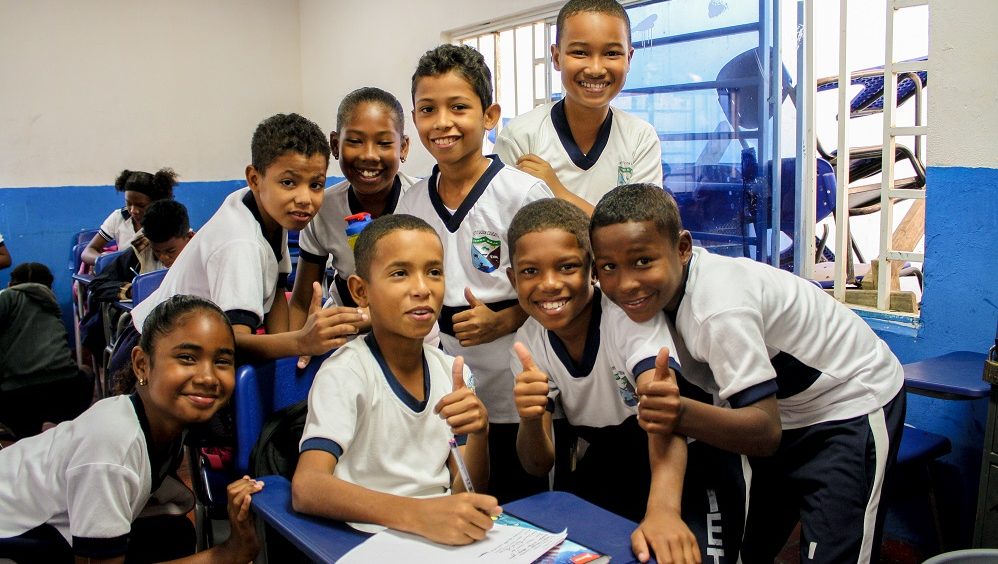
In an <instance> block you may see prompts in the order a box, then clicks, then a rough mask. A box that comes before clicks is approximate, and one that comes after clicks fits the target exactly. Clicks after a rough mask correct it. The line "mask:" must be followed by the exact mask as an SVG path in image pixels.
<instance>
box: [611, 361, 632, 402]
mask: <svg viewBox="0 0 998 564" xmlns="http://www.w3.org/2000/svg"><path fill="white" fill-rule="evenodd" d="M610 370H612V371H613V379H614V380H616V381H617V391H618V392H619V393H620V399H622V400H624V405H627V406H629V407H634V406H636V405H638V394H637V392H635V391H634V386H632V385H631V381H630V380H628V379H627V375H626V374H624V372H623V371H621V370H617V369H616V368H615V367H612V366H611V367H610Z"/></svg>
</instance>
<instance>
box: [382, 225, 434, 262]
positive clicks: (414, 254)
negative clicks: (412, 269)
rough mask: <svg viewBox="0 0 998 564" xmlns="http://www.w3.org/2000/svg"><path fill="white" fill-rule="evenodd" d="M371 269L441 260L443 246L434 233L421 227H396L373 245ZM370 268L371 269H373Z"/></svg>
mask: <svg viewBox="0 0 998 564" xmlns="http://www.w3.org/2000/svg"><path fill="white" fill-rule="evenodd" d="M373 254H374V259H373V260H372V261H371V265H372V266H373V267H374V268H373V269H377V268H378V267H379V266H385V265H389V264H394V263H402V262H404V263H412V264H424V263H430V262H443V260H444V248H443V245H441V244H440V238H439V237H437V234H436V233H432V232H430V231H424V230H422V229H396V230H395V231H392V232H391V233H388V234H387V235H384V236H383V237H381V238H380V239H378V242H377V243H375V245H374V253H373ZM373 269H372V270H373Z"/></svg>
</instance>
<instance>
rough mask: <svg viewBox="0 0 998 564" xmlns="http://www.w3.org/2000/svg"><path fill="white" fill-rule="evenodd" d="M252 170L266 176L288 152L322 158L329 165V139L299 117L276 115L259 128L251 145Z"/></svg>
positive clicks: (316, 127) (306, 120)
mask: <svg viewBox="0 0 998 564" xmlns="http://www.w3.org/2000/svg"><path fill="white" fill-rule="evenodd" d="M250 147H251V152H252V159H253V168H255V169H256V170H257V172H259V173H260V174H264V173H265V171H266V170H267V167H268V166H270V165H271V164H273V162H274V161H276V160H277V159H278V158H279V157H280V156H281V155H283V154H285V153H287V152H294V153H299V154H301V155H305V156H307V157H311V156H312V155H322V156H323V157H325V159H326V163H327V164H328V163H329V140H328V139H326V134H325V133H323V132H322V128H320V127H319V126H318V125H316V124H315V123H313V122H312V121H309V120H308V119H306V118H304V117H302V116H300V115H298V114H277V115H275V116H271V117H269V118H267V119H265V120H263V121H262V122H260V125H258V126H256V131H254V132H253V141H252V143H251V145H250Z"/></svg>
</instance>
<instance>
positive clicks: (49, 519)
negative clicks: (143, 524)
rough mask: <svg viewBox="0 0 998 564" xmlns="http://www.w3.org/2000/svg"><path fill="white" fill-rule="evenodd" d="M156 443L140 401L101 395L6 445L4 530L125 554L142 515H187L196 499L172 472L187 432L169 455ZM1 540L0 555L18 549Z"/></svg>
mask: <svg viewBox="0 0 998 564" xmlns="http://www.w3.org/2000/svg"><path fill="white" fill-rule="evenodd" d="M150 444H151V440H150V437H149V422H148V420H147V418H146V415H145V410H144V408H143V405H142V401H141V400H140V399H139V398H138V396H135V395H133V396H116V397H112V398H107V399H104V400H101V401H99V402H97V403H95V404H94V405H93V406H92V407H91V408H90V409H88V410H87V411H85V412H84V413H83V414H81V415H80V416H79V417H77V418H76V419H74V420H72V421H67V422H65V423H62V424H60V425H58V426H56V427H55V428H53V429H50V430H48V431H46V432H44V433H42V434H41V435H37V436H35V437H31V438H28V439H22V440H20V441H18V442H16V443H14V444H13V445H11V446H9V447H7V448H4V449H3V450H0V507H3V508H4V511H2V512H0V538H4V539H10V538H14V537H19V536H25V537H26V538H27V537H30V538H42V537H44V538H49V539H53V538H54V539H61V540H62V541H64V542H65V543H66V545H67V547H66V548H67V552H68V546H71V547H72V550H71V551H72V554H75V555H76V556H80V557H85V558H98V559H100V558H114V557H116V556H120V555H123V554H125V552H126V550H127V549H128V543H129V536H130V532H131V530H132V522H133V521H135V520H136V519H138V518H139V517H140V516H147V515H154V514H172V515H181V516H182V515H184V514H185V513H186V512H187V511H189V510H190V509H191V508H193V506H194V503H193V501H194V497H193V494H191V492H190V490H188V489H187V488H186V487H185V486H184V485H183V484H182V483H181V482H180V481H178V480H177V479H176V478H174V477H173V472H174V471H175V469H176V468H177V466H178V465H179V464H180V462H181V459H182V440H178V441H177V443H175V444H174V445H172V447H171V448H170V449H169V455H168V456H167V457H166V458H164V459H160V458H158V457H154V456H153V454H152V453H151V451H150ZM150 500H155V503H153V504H149V502H150ZM147 504H148V508H147ZM52 529H55V530H56V531H57V532H58V535H53V534H51V531H52ZM3 546H5V545H4V544H0V557H14V556H12V555H7V554H4V553H3V550H4V548H2V547H3ZM192 548H193V547H192ZM19 556H20V557H21V558H25V559H29V558H28V556H27V555H23V554H22V555H19Z"/></svg>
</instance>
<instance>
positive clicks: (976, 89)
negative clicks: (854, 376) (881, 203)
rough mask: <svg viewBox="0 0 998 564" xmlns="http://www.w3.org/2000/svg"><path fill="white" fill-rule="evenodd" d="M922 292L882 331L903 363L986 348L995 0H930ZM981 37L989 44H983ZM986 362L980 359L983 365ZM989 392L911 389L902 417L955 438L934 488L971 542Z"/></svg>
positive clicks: (997, 216)
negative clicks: (909, 319)
mask: <svg viewBox="0 0 998 564" xmlns="http://www.w3.org/2000/svg"><path fill="white" fill-rule="evenodd" d="M929 12H930V15H929V29H930V32H929V46H930V48H929V88H930V90H931V91H932V92H933V94H932V96H931V97H930V98H929V104H928V122H929V128H930V131H929V141H928V151H927V160H928V163H927V165H928V167H927V174H928V178H927V185H926V199H927V203H926V220H925V230H926V238H925V253H926V256H925V268H924V270H925V292H924V296H923V300H922V312H921V326H920V327H919V328H918V330H917V334H916V335H914V336H912V335H910V334H908V333H904V334H902V333H898V332H896V331H879V333H880V335H881V336H882V337H883V338H884V339H885V340H886V341H887V343H888V344H889V345H890V346H891V349H892V350H893V351H894V352H895V354H897V355H898V357H899V358H900V359H901V361H902V362H911V361H915V360H919V359H922V358H926V357H929V356H935V355H939V354H943V353H946V352H950V351H955V350H973V351H978V352H987V350H988V348H989V347H990V346H991V345H992V344H994V339H995V330H996V322H998V270H996V269H995V267H994V263H993V260H994V258H995V256H996V253H995V242H996V240H998V236H996V234H998V153H996V152H995V151H994V145H995V142H994V140H993V136H994V132H995V131H998V113H996V112H995V111H994V108H995V107H996V104H998V90H996V89H995V87H994V81H993V80H990V79H989V78H987V77H994V76H998V59H996V58H995V57H994V48H993V46H994V45H995V42H994V41H995V40H994V30H995V29H996V28H998V6H996V5H995V4H994V2H993V1H992V0H963V1H961V2H952V1H950V0H930V1H929ZM985 46H991V47H990V48H988V47H985ZM982 368H983V367H982ZM986 413H987V401H986V400H979V401H973V402H960V401H953V400H937V399H930V398H926V397H924V396H917V395H914V394H909V403H908V417H907V421H908V422H909V423H911V424H914V425H915V426H917V427H921V428H924V429H926V430H930V431H934V432H937V433H941V434H943V435H946V436H947V437H949V438H950V440H951V441H952V442H953V452H952V454H950V455H948V456H947V457H945V458H944V459H943V460H944V461H945V463H946V466H944V468H943V472H942V476H943V478H942V484H941V485H942V487H943V491H944V493H943V494H942V495H940V496H939V500H940V503H941V504H942V505H943V507H944V510H946V511H947V516H949V515H953V516H955V517H956V518H955V519H946V520H945V521H944V522H945V523H947V524H948V525H949V526H950V532H951V533H952V534H953V538H954V540H956V541H957V543H958V544H959V545H965V544H967V543H969V541H970V535H971V533H972V532H973V522H974V511H975V507H976V493H977V481H978V477H979V471H980V464H981V452H982V448H983V435H984V420H985V416H986Z"/></svg>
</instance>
